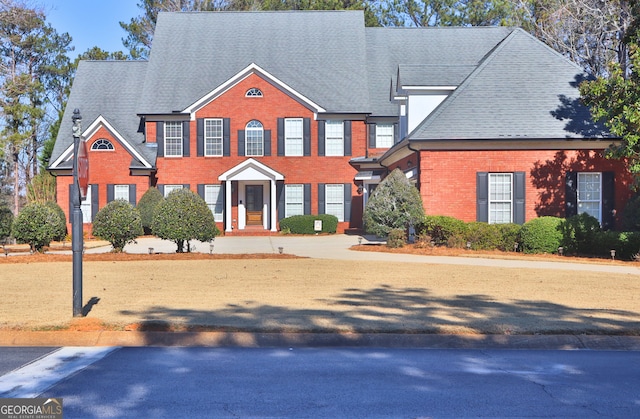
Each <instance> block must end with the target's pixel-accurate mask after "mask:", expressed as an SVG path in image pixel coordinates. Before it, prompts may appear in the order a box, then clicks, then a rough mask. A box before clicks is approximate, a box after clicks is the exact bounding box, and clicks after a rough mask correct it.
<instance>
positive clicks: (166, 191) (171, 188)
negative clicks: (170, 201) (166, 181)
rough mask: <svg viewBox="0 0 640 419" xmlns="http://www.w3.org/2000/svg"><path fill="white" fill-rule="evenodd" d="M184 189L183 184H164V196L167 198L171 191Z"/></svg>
mask: <svg viewBox="0 0 640 419" xmlns="http://www.w3.org/2000/svg"><path fill="white" fill-rule="evenodd" d="M178 189H182V185H164V197H165V198H166V197H167V195H169V194H170V193H171V192H173V191H176V190H178Z"/></svg>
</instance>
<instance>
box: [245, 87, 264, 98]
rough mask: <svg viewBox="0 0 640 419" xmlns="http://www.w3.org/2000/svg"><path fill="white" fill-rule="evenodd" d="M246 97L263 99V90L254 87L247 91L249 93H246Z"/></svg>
mask: <svg viewBox="0 0 640 419" xmlns="http://www.w3.org/2000/svg"><path fill="white" fill-rule="evenodd" d="M245 96H246V97H262V90H260V89H258V88H257V87H252V88H251V89H249V90H247V93H245Z"/></svg>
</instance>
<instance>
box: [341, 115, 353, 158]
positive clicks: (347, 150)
mask: <svg viewBox="0 0 640 419" xmlns="http://www.w3.org/2000/svg"><path fill="white" fill-rule="evenodd" d="M343 126H344V155H345V156H350V155H351V121H344V124H343Z"/></svg>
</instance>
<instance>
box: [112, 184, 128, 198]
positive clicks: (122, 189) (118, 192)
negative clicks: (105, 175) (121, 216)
mask: <svg viewBox="0 0 640 419" xmlns="http://www.w3.org/2000/svg"><path fill="white" fill-rule="evenodd" d="M113 199H124V200H125V201H127V202H129V185H114V186H113Z"/></svg>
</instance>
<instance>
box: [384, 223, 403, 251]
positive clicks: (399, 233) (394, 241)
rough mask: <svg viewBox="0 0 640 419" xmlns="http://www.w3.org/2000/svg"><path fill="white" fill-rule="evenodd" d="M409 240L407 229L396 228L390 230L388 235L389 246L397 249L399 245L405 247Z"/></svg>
mask: <svg viewBox="0 0 640 419" xmlns="http://www.w3.org/2000/svg"><path fill="white" fill-rule="evenodd" d="M406 242H407V233H406V232H405V230H402V229H399V228H396V229H393V230H391V231H390V232H389V235H388V236H387V247H390V248H393V249H396V248H398V247H404V245H405V243H406Z"/></svg>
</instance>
